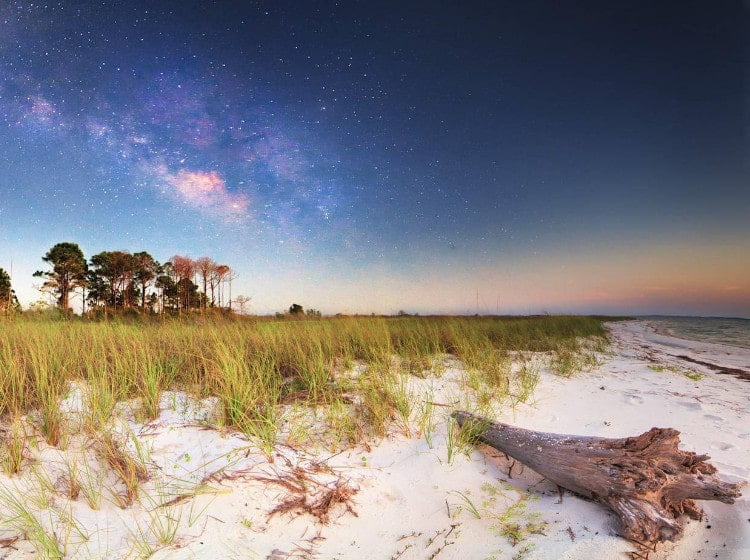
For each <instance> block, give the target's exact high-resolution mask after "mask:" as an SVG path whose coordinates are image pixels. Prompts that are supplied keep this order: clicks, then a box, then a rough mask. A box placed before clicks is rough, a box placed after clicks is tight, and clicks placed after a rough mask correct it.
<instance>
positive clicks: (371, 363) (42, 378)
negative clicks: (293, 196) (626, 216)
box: [0, 316, 605, 470]
mask: <svg viewBox="0 0 750 560" xmlns="http://www.w3.org/2000/svg"><path fill="white" fill-rule="evenodd" d="M604 336H605V331H604V329H603V327H602V324H601V321H600V320H598V319H594V318H588V317H567V316H551V317H533V318H485V317H424V318H421V317H354V318H350V317H346V318H329V319H315V320H303V321H283V320H272V319H262V318H257V319H247V320H235V321H216V322H211V321H201V322H196V321H182V322H178V321H165V322H160V323H131V324H127V323H118V322H104V323H92V322H86V321H78V320H73V321H65V320H60V321H38V320H24V319H23V318H21V319H15V320H12V321H3V322H0V417H2V418H4V419H5V422H6V423H7V425H17V424H18V420H17V419H18V418H20V417H21V416H24V415H28V417H29V418H31V419H32V420H33V422H34V423H35V424H36V426H37V429H38V430H39V433H40V434H41V435H42V436H43V437H44V438H45V439H46V440H47V442H48V443H49V444H50V445H53V446H57V445H60V444H61V443H63V439H64V433H65V427H64V425H63V424H64V418H63V416H62V415H61V413H60V401H61V399H62V398H63V397H64V396H65V394H66V392H67V391H68V390H69V387H70V384H71V382H75V383H80V384H82V385H83V386H85V387H86V402H87V406H86V415H85V418H86V427H87V428H88V429H89V430H90V431H91V432H92V433H94V432H96V431H98V430H100V429H102V427H103V426H105V425H106V423H107V421H108V419H109V418H110V417H111V416H112V413H113V410H114V408H115V405H116V403H118V402H120V401H124V400H128V399H139V401H138V402H139V403H140V407H139V414H141V415H142V418H143V419H146V420H148V419H153V418H155V417H156V416H157V415H158V413H159V400H160V395H161V393H162V391H164V390H166V389H177V390H181V391H186V392H188V393H190V394H193V395H195V396H196V397H200V398H203V397H206V396H215V397H218V399H219V401H220V403H221V406H220V411H219V417H218V418H216V421H217V422H218V423H219V424H221V425H223V426H225V427H227V428H231V429H238V430H241V431H242V432H244V433H246V434H248V435H250V436H256V437H258V438H259V439H260V440H261V441H263V442H265V443H266V444H267V446H269V447H268V448H269V449H270V448H271V447H272V445H273V440H274V437H275V436H276V433H277V428H278V424H279V422H280V419H281V416H282V410H283V408H284V407H285V406H287V405H294V406H299V405H305V406H309V407H310V408H313V409H320V408H321V407H322V408H323V409H325V410H326V411H327V412H326V414H327V416H328V417H339V418H343V417H347V420H346V421H347V422H352V421H354V422H356V423H357V425H356V426H352V427H351V428H350V429H348V430H346V433H348V434H349V437H350V438H357V437H360V438H361V437H365V438H366V437H369V436H382V435H384V434H385V433H386V429H387V427H388V426H389V425H390V424H391V423H393V422H396V423H400V424H405V425H406V424H408V417H409V414H410V403H409V402H408V399H407V396H406V392H405V386H404V382H403V376H404V375H407V374H415V375H424V373H425V372H426V371H429V370H430V369H431V368H432V367H433V365H434V364H435V359H436V358H439V357H441V356H443V357H444V356H445V355H451V356H453V357H455V358H457V359H459V360H461V362H462V363H463V364H464V367H465V369H466V371H467V372H468V373H467V375H468V377H467V384H468V386H469V387H470V388H472V389H474V390H480V388H484V390H485V391H488V392H489V393H492V394H493V395H495V396H497V397H503V396H505V395H508V394H509V393H510V392H511V391H512V389H511V386H512V383H511V358H512V357H514V356H518V355H519V354H520V355H523V353H525V352H546V353H549V354H550V356H552V357H553V359H552V363H553V365H554V364H559V365H560V371H561V373H565V374H568V373H569V372H570V370H571V369H572V368H573V367H574V364H575V359H576V356H579V355H581V352H582V346H581V341H582V340H584V339H588V340H595V341H598V342H597V344H603V341H604ZM355 367H358V368H360V374H359V375H357V376H352V375H348V374H347V372H351V371H352V369H353V368H355ZM527 369H529V368H526V366H524V368H522V371H526V370H527ZM534 375H535V373H534V372H533V371H530V372H529V374H528V377H527V378H526V379H523V380H521V382H520V385H519V386H520V387H521V389H520V391H522V392H523V394H525V395H528V394H529V393H530V391H531V390H532V389H533V382H535V377H534ZM530 385H531V386H530ZM344 404H346V405H350V406H349V409H351V410H349V409H347V411H346V412H345V413H344V412H343V411H344V409H342V405H344ZM337 411H338V412H337ZM342 421H343V420H342ZM16 432H18V430H15V432H13V431H9V432H7V433H16ZM355 434H358V435H355ZM6 447H8V443H7V442H6ZM16 448H17V445H16ZM10 449H14V448H13V447H12V446H11V447H10ZM14 453H15V455H16V456H17V455H18V452H17V450H16V451H14ZM17 462H18V460H17V458H16V460H15V461H11V462H10V463H9V464H11V465H17ZM14 468H16V467H10V470H13V469H14Z"/></svg>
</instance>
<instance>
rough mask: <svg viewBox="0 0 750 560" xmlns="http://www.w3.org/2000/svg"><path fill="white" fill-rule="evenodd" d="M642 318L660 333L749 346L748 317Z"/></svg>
mask: <svg viewBox="0 0 750 560" xmlns="http://www.w3.org/2000/svg"><path fill="white" fill-rule="evenodd" d="M643 319H645V320H647V321H648V322H649V323H651V324H653V325H654V326H655V327H656V328H657V330H658V331H659V332H660V333H662V334H667V335H671V336H676V337H677V338H686V339H689V340H698V341H702V342H719V343H721V344H730V345H732V346H741V347H742V348H750V319H726V318H721V317H643Z"/></svg>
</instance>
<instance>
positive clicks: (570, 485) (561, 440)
mask: <svg viewBox="0 0 750 560" xmlns="http://www.w3.org/2000/svg"><path fill="white" fill-rule="evenodd" d="M453 417H454V418H455V419H456V421H457V422H458V424H459V426H461V427H462V428H463V427H464V426H465V425H467V424H468V426H467V427H469V428H470V429H471V430H472V431H474V435H475V437H476V439H477V440H479V441H481V442H483V443H486V444H487V445H490V446H491V447H494V448H495V449H497V450H499V451H502V452H503V453H505V454H506V455H509V456H511V457H513V458H514V459H516V460H518V461H520V462H521V463H524V464H525V465H527V466H529V467H531V468H532V469H534V470H535V471H536V472H537V473H539V474H540V475H542V476H544V477H545V478H547V479H549V480H550V481H552V482H554V483H555V484H557V485H558V486H560V487H562V488H565V489H567V490H570V491H571V492H574V493H576V494H579V495H581V496H584V497H586V498H589V499H591V500H594V501H596V502H599V503H602V504H604V505H606V506H609V507H610V508H611V509H612V510H613V511H614V512H615V513H616V514H617V518H618V521H619V525H618V527H617V532H618V534H619V535H621V536H623V537H625V538H627V539H630V540H632V541H635V542H638V543H640V544H645V545H650V544H654V543H656V542H660V541H665V540H671V541H674V540H677V539H679V538H680V537H681V536H682V523H681V519H680V518H681V517H682V515H683V514H686V515H688V516H689V517H691V518H693V519H699V518H700V517H701V514H702V512H701V509H700V507H698V505H697V504H696V503H695V502H694V501H693V500H718V501H720V502H724V503H727V504H731V503H733V502H734V499H735V498H737V497H739V496H740V489H739V485H737V484H731V483H728V482H723V481H721V480H719V478H718V477H716V476H715V475H714V473H715V472H716V468H715V467H714V466H713V465H711V464H709V463H707V462H706V460H707V459H708V458H709V457H708V456H707V455H696V454H695V453H692V452H690V451H680V450H679V449H677V444H678V443H679V442H680V438H679V434H680V432H678V431H677V430H674V429H671V428H651V429H650V430H649V431H647V432H645V433H643V434H641V435H639V436H634V437H628V438H618V439H613V438H601V437H585V436H571V435H562V434H551V433H546V432H535V431H532V430H525V429H523V428H517V427H515V426H510V425H508V424H502V423H499V422H491V421H489V420H487V419H485V418H482V417H480V416H476V415H473V414H471V413H468V412H463V411H458V412H454V413H453Z"/></svg>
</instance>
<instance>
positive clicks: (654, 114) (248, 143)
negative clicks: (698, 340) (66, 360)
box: [0, 1, 750, 313]
mask: <svg viewBox="0 0 750 560" xmlns="http://www.w3.org/2000/svg"><path fill="white" fill-rule="evenodd" d="M668 4H669V3H666V4H664V5H660V6H659V7H656V8H655V7H654V6H652V5H651V4H647V3H638V2H636V3H634V4H633V5H631V6H629V7H627V8H626V7H624V6H622V7H616V6H607V5H602V4H601V3H599V2H592V3H588V4H587V3H584V4H581V5H576V6H575V7H573V6H568V7H565V6H550V5H549V3H546V2H524V3H513V4H503V3H496V2H467V3H439V4H436V3H433V2H409V3H404V4H393V5H387V6H386V5H378V4H372V3H361V2H351V3H328V2H310V3H304V4H301V3H295V2H288V3H287V2H239V1H225V2H210V1H205V2H171V1H160V2H146V1H131V2H108V1H105V2H86V1H77V2H74V1H66V2H52V3H36V2H25V1H18V2H4V3H2V4H1V5H0V147H1V148H2V152H1V153H0V166H2V169H3V174H2V176H0V196H1V197H2V198H1V199H0V225H1V226H2V227H1V228H0V267H3V268H6V269H7V268H9V267H10V261H11V260H12V261H13V262H14V265H15V274H14V276H16V277H17V278H16V279H15V280H14V284H15V285H16V287H17V290H18V292H19V295H20V296H21V299H22V300H24V301H25V302H26V303H28V302H30V301H32V300H34V299H36V298H38V297H39V294H38V293H37V292H35V291H34V289H33V288H32V283H33V280H32V279H31V273H32V272H33V270H35V269H37V268H39V267H40V266H41V262H40V256H41V255H42V254H44V252H45V251H46V249H48V248H49V246H51V244H53V243H56V242H59V241H74V242H77V243H79V244H81V246H82V248H83V249H84V251H85V252H86V253H87V254H88V255H90V254H92V253H94V252H97V251H101V250H106V249H127V250H131V251H138V250H149V251H151V252H153V253H154V254H155V256H156V257H157V258H158V259H160V260H166V259H168V258H169V257H170V256H171V255H172V254H175V253H180V254H191V255H193V256H198V255H200V254H208V255H210V256H212V257H213V258H216V259H218V260H221V261H224V262H227V263H228V264H230V265H232V266H233V267H234V268H235V270H236V271H237V272H238V274H239V277H240V280H238V286H239V289H241V290H243V291H244V292H246V293H247V294H248V295H252V296H253V298H254V299H253V301H254V302H255V303H254V305H255V307H254V310H255V311H259V312H271V311H274V310H278V309H279V308H284V307H288V305H289V303H290V301H289V300H291V299H295V300H296V299H299V300H301V301H300V303H303V304H306V305H313V306H315V307H321V308H323V310H324V311H328V312H335V311H358V312H369V311H382V312H395V311H396V310H398V309H401V308H406V309H408V310H416V311H422V312H430V311H445V312H477V311H479V312H496V311H505V312H539V311H547V310H560V311H586V310H595V311H608V310H609V311H613V312H615V311H618V312H623V311H627V310H629V309H634V310H640V311H654V312H656V311H660V310H661V311H675V312H682V311H689V310H691V309H692V310H693V311H696V312H697V311H700V310H705V311H710V310H714V311H715V312H717V313H718V312H721V313H729V312H730V311H731V310H732V309H737V308H740V307H741V308H742V309H745V308H746V307H747V308H748V309H750V285H748V280H747V279H746V276H748V275H747V274H745V272H746V271H747V270H746V269H747V267H748V266H750V265H747V264H744V265H742V264H739V265H738V264H737V262H736V261H735V260H731V262H724V261H722V260H720V261H719V263H718V266H716V265H717V263H716V262H714V261H711V263H712V264H711V269H712V270H714V269H715V270H714V272H713V276H711V275H709V277H706V278H703V276H701V274H696V275H695V277H696V278H697V277H698V276H700V278H701V279H700V282H698V280H695V281H691V282H688V283H687V284H685V283H684V282H683V281H682V280H681V279H680V277H678V276H677V275H676V271H677V269H678V268H679V263H682V262H684V263H698V264H697V265H696V266H698V265H700V264H701V263H703V264H704V265H705V266H708V263H709V260H710V259H715V258H717V255H724V254H725V253H726V254H727V255H730V254H733V252H736V251H737V250H739V251H744V250H745V249H747V245H748V241H747V239H748V238H750V235H749V234H750V232H748V225H747V224H748V221H747V215H748V214H749V213H750V194H748V192H749V189H747V188H746V187H747V184H748V182H747V178H748V166H747V159H748V158H747V154H748V145H747V135H746V130H747V128H746V122H747V121H746V120H743V119H744V118H746V117H743V116H742V115H743V112H744V111H746V106H745V99H746V97H747V95H746V94H747V92H746V86H745V85H744V81H743V80H744V77H743V76H744V75H745V70H746V66H747V60H746V58H743V57H746V50H743V40H744V39H746V36H745V34H744V30H743V28H742V25H741V21H742V17H743V15H746V14H743V12H742V10H743V8H742V7H741V6H738V5H735V4H730V3H726V4H725V3H721V2H720V3H719V4H717V5H716V6H713V7H711V9H708V8H707V9H706V10H703V9H698V7H691V6H680V7H679V9H678V8H677V7H676V6H675V7H673V6H670V5H668ZM626 255H635V256H633V257H632V258H633V259H637V262H635V261H627V260H626ZM657 255H658V256H657ZM627 258H631V257H627ZM727 258H728V259H729V257H727ZM607 259H612V262H611V266H606V262H607ZM628 262H630V263H631V264H632V266H628ZM691 266H692V264H691ZM738 267H739V268H738ZM699 269H701V268H700V266H699ZM602 270H606V271H608V272H606V273H602V272H601V271H602ZM614 270H617V271H623V270H624V271H627V273H626V276H627V278H624V279H623V283H622V285H620V284H619V282H620V279H621V274H622V273H621V272H618V275H615V274H614V273H613V272H612V271H614ZM701 270H702V269H701ZM683 277H684V274H683ZM743 278H744V279H743ZM615 285H617V287H616V288H615ZM730 288H731V289H730ZM477 293H479V295H480V297H476V296H477ZM654 294H668V295H667V296H664V297H663V298H662V299H661V300H660V299H659V298H658V297H656V296H655V295H654ZM701 298H703V300H701ZM698 300H701V301H702V303H696V302H697V301H698ZM607 302H610V303H609V304H608V303H607ZM612 302H614V303H612ZM738 306H739V307H738ZM743 306H745V307H743ZM743 312H744V311H743ZM748 312H750V311H748Z"/></svg>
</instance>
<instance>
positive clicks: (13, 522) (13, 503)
mask: <svg viewBox="0 0 750 560" xmlns="http://www.w3.org/2000/svg"><path fill="white" fill-rule="evenodd" d="M23 496H24V492H23V491H21V490H20V489H19V488H18V487H14V488H12V489H10V488H8V487H6V486H0V508H2V510H3V518H4V524H5V525H6V526H8V527H11V528H13V529H15V530H16V531H18V532H20V533H21V534H23V535H24V538H27V539H28V540H29V541H30V542H31V544H32V545H33V546H34V548H35V549H36V551H37V554H39V556H40V558H44V559H45V560H53V559H54V560H57V559H60V558H63V557H64V555H65V553H64V551H63V549H62V548H61V546H60V544H59V543H58V541H57V537H56V535H55V534H54V532H53V531H52V529H51V526H52V525H53V520H52V515H51V512H47V513H48V519H46V520H43V519H42V518H41V517H40V516H39V515H38V514H35V513H34V512H32V510H31V509H30V508H29V505H28V503H27V501H26V500H25V499H23Z"/></svg>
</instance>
